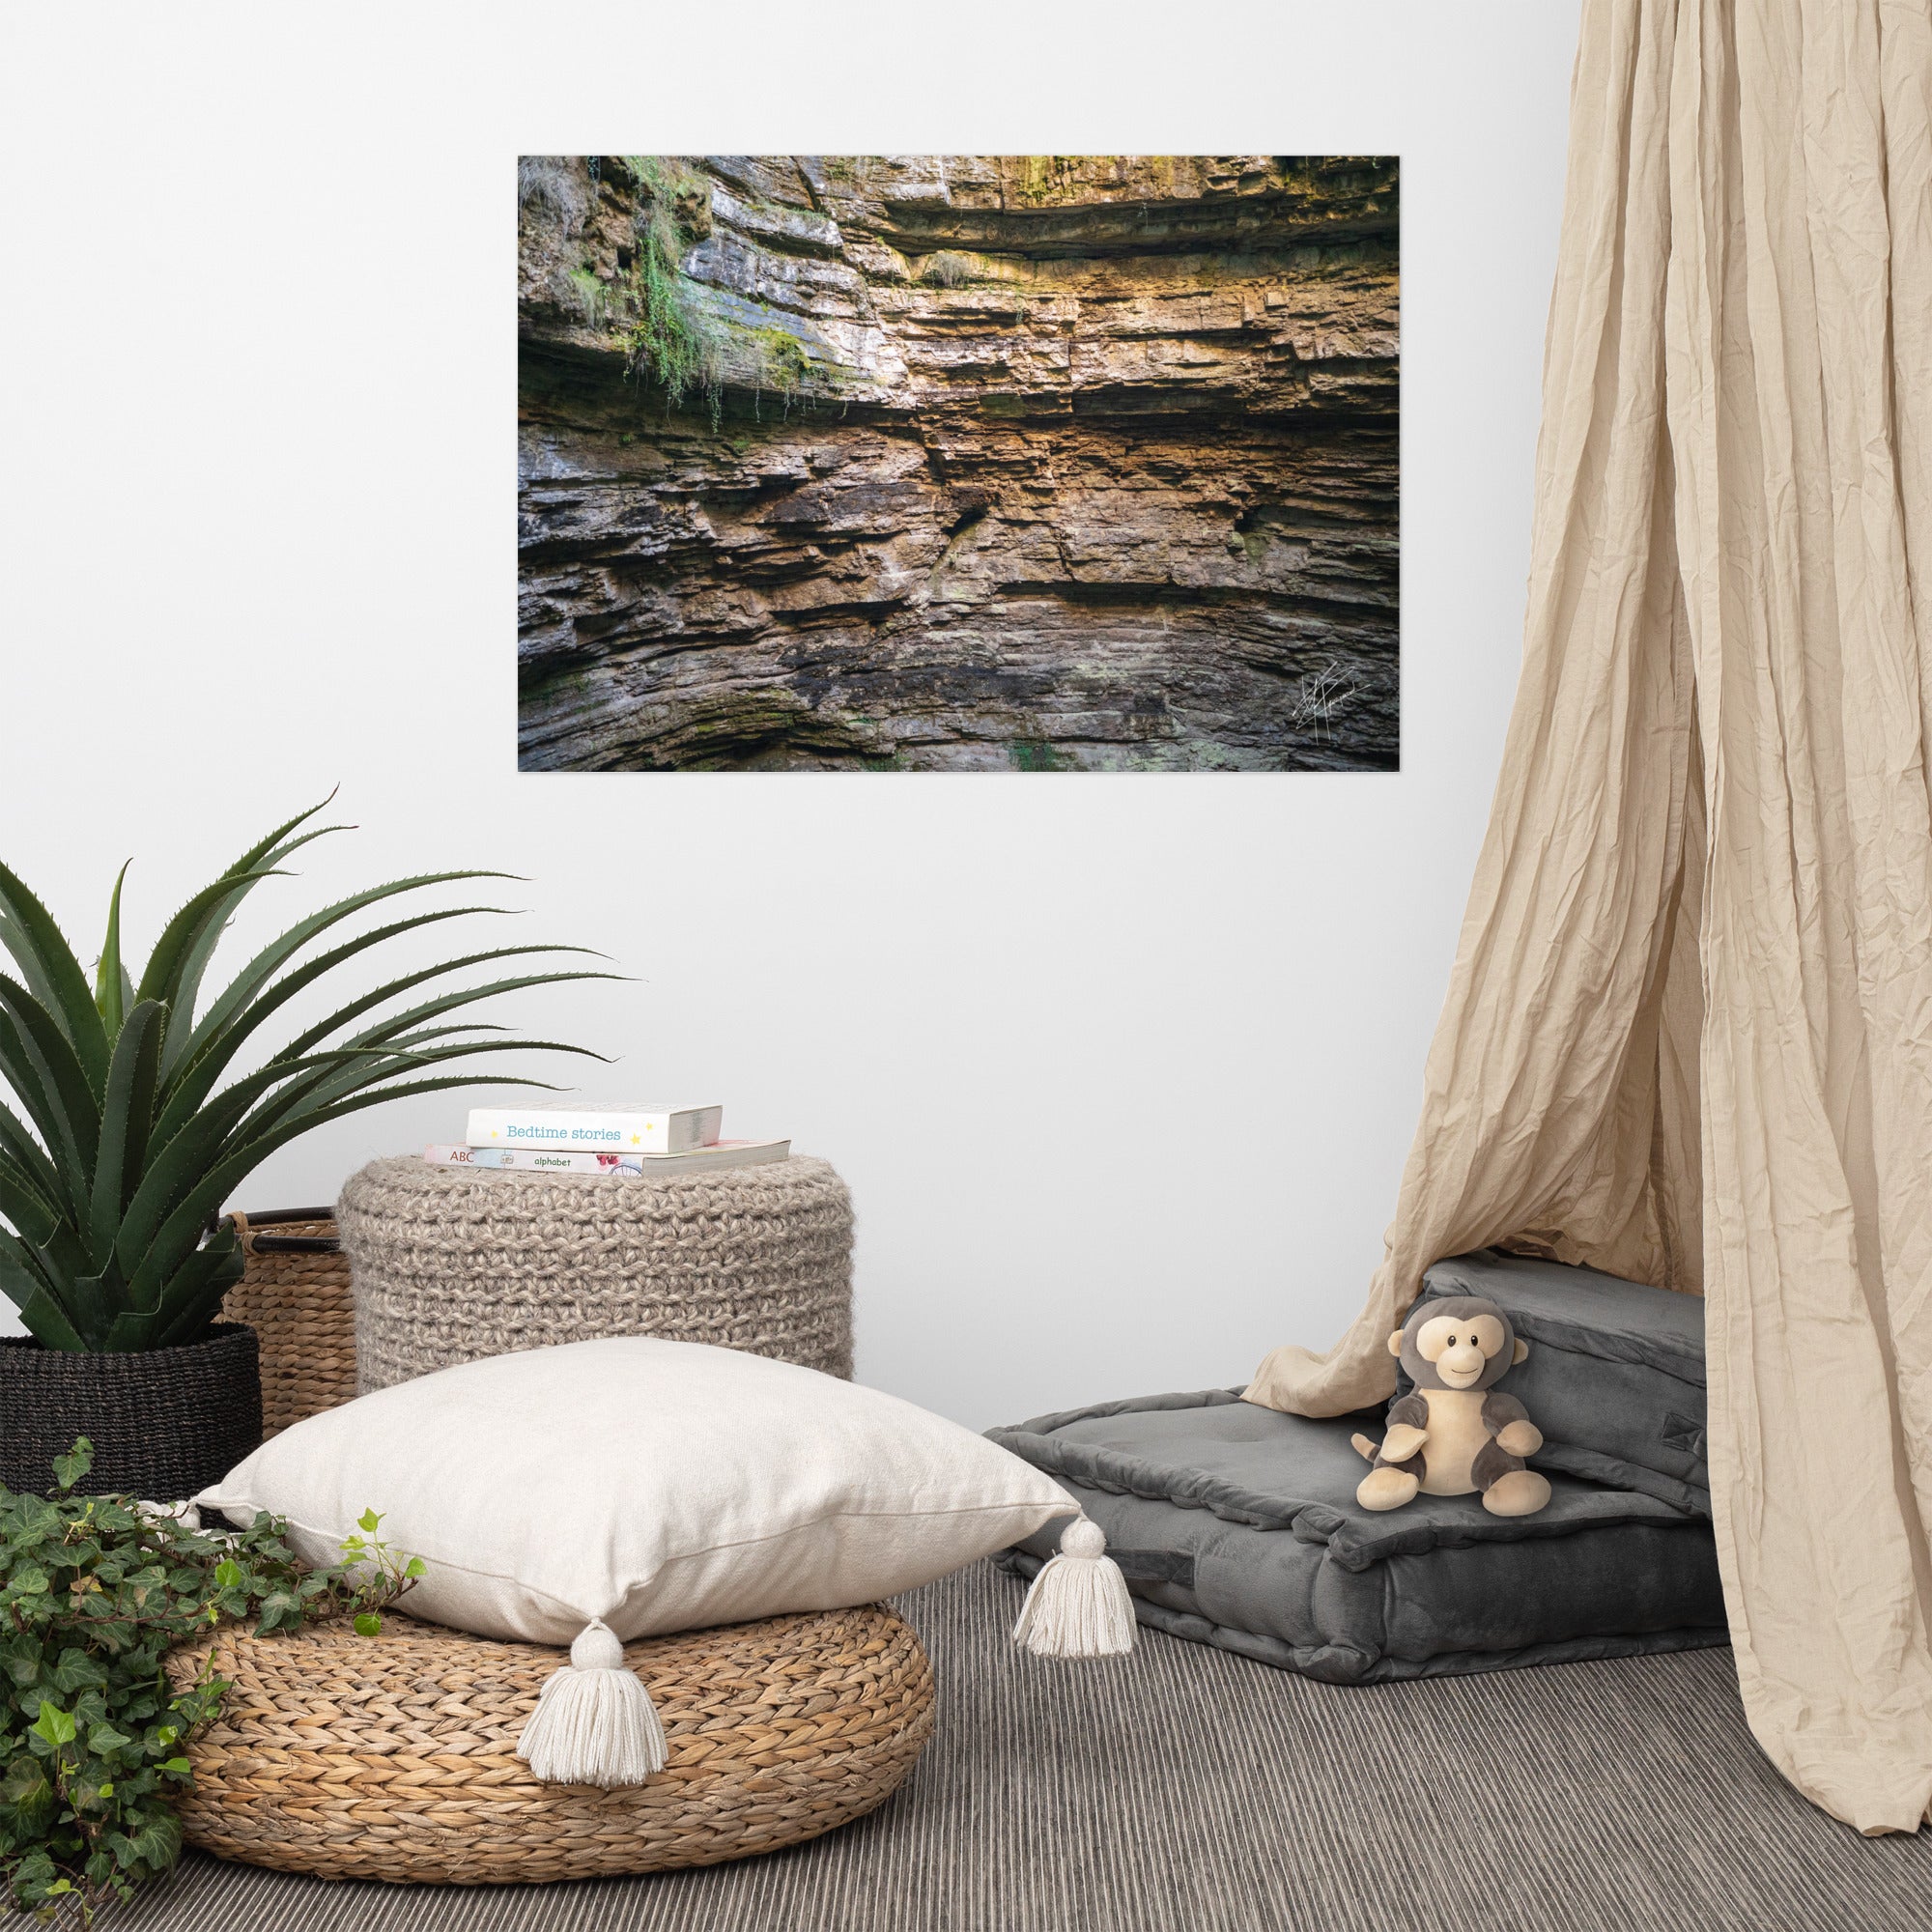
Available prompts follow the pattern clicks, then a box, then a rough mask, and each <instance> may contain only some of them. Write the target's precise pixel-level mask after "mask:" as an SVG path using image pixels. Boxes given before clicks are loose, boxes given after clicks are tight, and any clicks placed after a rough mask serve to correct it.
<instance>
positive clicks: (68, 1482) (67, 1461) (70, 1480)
mask: <svg viewBox="0 0 1932 1932" xmlns="http://www.w3.org/2000/svg"><path fill="white" fill-rule="evenodd" d="M93 1467H94V1444H93V1443H92V1442H90V1441H89V1440H88V1439H87V1437H86V1436H85V1435H82V1436H80V1437H78V1438H77V1439H76V1440H75V1442H74V1445H73V1447H72V1448H71V1449H70V1450H69V1451H68V1452H67V1454H66V1455H65V1456H56V1457H55V1458H54V1481H55V1482H56V1483H58V1484H59V1485H60V1487H61V1488H62V1489H63V1490H71V1489H72V1488H73V1486H74V1485H75V1484H76V1483H77V1482H79V1481H80V1479H81V1478H82V1477H83V1476H84V1475H86V1474H87V1472H88V1471H89V1470H90V1469H91V1468H93Z"/></svg>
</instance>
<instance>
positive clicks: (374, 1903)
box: [113, 1567, 1932, 1932]
mask: <svg viewBox="0 0 1932 1932" xmlns="http://www.w3.org/2000/svg"><path fill="white" fill-rule="evenodd" d="M1018 1600H1019V1586H1018V1584H1017V1583H1016V1582H1015V1581H1013V1580H1012V1579H1011V1578H1009V1577H1003V1576H1001V1575H999V1574H998V1573H996V1572H995V1571H993V1570H991V1569H990V1568H987V1567H981V1568H979V1569H976V1570H971V1571H967V1572H965V1573H964V1574H962V1575H960V1576H958V1577H952V1578H950V1579H949V1580H947V1581H946V1582H943V1583H936V1584H934V1585H933V1586H932V1587H931V1588H929V1589H925V1590H922V1591H919V1592H917V1593H916V1594H914V1595H913V1596H911V1597H909V1598H907V1599H905V1600H904V1601H903V1603H902V1604H901V1605H899V1607H900V1608H901V1610H902V1611H903V1612H904V1614H905V1615H906V1616H908V1617H909V1618H910V1620H911V1621H912V1623H913V1624H914V1625H915V1626H916V1627H917V1628H918V1630H919V1632H920V1634H921V1635H922V1636H923V1638H924V1640H925V1644H926V1648H927V1649H928V1650H929V1651H930V1652H931V1654H932V1660H933V1663H934V1666H935V1667H936V1669H937V1672H938V1675H939V1683H940V1699H941V1702H940V1716H939V1730H938V1734H937V1736H936V1737H935V1739H934V1741H933V1743H932V1744H931V1745H930V1746H929V1747H927V1750H926V1753H925V1756H924V1758H923V1760H922V1761H921V1763H920V1765H919V1768H918V1769H917V1770H916V1771H915V1772H914V1774H913V1776H911V1778H910V1779H908V1780H907V1782H906V1783H905V1784H904V1785H903V1786H902V1787H901V1789H900V1790H899V1792H898V1793H897V1795H896V1796H895V1798H894V1799H893V1800H892V1801H891V1802H890V1803H888V1804H886V1805H885V1806H884V1807H883V1808H882V1809H881V1810H878V1811H876V1812H874V1813H873V1814H872V1815H871V1816H870V1817H869V1818H865V1819H862V1820H860V1821H859V1822H858V1823H857V1824H855V1825H853V1826H851V1827H849V1828H848V1829H847V1830H845V1831H843V1832H838V1833H833V1834H832V1835H831V1836H829V1837H825V1838H820V1839H817V1840H816V1841H814V1842H813V1843H811V1844H809V1845H801V1846H799V1847H797V1848H796V1849H794V1850H792V1851H789V1852H780V1853H777V1854H774V1855H773V1856H772V1857H769V1858H764V1859H754V1860H752V1861H747V1862H744V1863H740V1864H731V1865H714V1866H712V1867H710V1868H709V1869H707V1870H703V1871H688V1872H667V1873H661V1874H658V1875H656V1876H653V1877H648V1878H639V1879H621V1880H619V1879H611V1880H599V1881H595V1882H592V1883H586V1884H580V1885H569V1886H551V1887H541V1886H536V1887H516V1888H509V1889H483V1888H479V1889H455V1888H441V1887H438V1888H434V1889H426V1888H389V1887H384V1886H378V1885H361V1884H335V1885H330V1884H325V1883H323V1882H321V1881H318V1880H313V1879H300V1878H288V1877H283V1876H281V1875H279V1874H276V1873H272V1872H265V1871H255V1870H251V1869H249V1868H247V1867H245V1866H241V1865H223V1864H219V1863H217V1862H215V1861H213V1860H210V1859H203V1858H199V1857H195V1856H192V1855H191V1856H190V1857H189V1858H188V1859H187V1860H186V1861H184V1863H183V1865H182V1868H181V1870H180V1871H179V1872H177V1873H176V1875H175V1876H174V1877H173V1878H172V1879H171V1880H170V1881H168V1883H167V1884H166V1885H165V1886H163V1887H160V1888H157V1889H156V1890H155V1891H154V1892H152V1893H150V1894H149V1896H148V1897H147V1899H146V1900H145V1901H144V1902H143V1903H141V1904H140V1905H139V1906H138V1907H137V1908H136V1909H135V1910H134V1911H133V1912H132V1913H131V1914H129V1915H128V1916H126V1917H120V1918H116V1919H115V1920H114V1921H113V1922H114V1923H116V1924H120V1925H127V1926H135V1927H139V1928H141V1932H1223V1928H1226V1932H1259V1928H1264V1927H1265V1928H1270V1932H1273V1928H1293V1932H1304V1928H1305V1932H1355V1928H1361V1932H1894V1929H1895V1932H1925V1928H1926V1927H1927V1926H1928V1925H1932V1833H1920V1834H1919V1835H1918V1836H1917V1837H1915V1838H1878V1839H1865V1838H1860V1837H1859V1836H1857V1835H1856V1834H1855V1833H1852V1832H1850V1831H1848V1830H1846V1829H1845V1828H1844V1827H1843V1826H1841V1825H1837V1824H1834V1823H1833V1821H1832V1820H1831V1819H1830V1818H1827V1817H1826V1816H1825V1815H1824V1814H1823V1813H1822V1812H1819V1811H1816V1810H1814V1809H1813V1808H1812V1807H1811V1806H1810V1805H1808V1804H1805V1803H1804V1800H1803V1799H1801V1798H1799V1797H1798V1796H1797V1795H1796V1794H1795V1793H1793V1792H1792V1791H1790V1790H1789V1789H1788V1788H1787V1787H1786V1786H1785V1785H1784V1784H1783V1783H1782V1781H1781V1780H1780V1779H1779V1778H1778V1777H1777V1776H1776V1773H1775V1772H1773V1771H1772V1769H1771V1767H1770V1766H1769V1764H1767V1763H1766V1761H1765V1759H1764V1758H1763V1756H1762V1755H1761V1754H1760V1753H1759V1751H1758V1749H1757V1747H1756V1746H1755V1745H1754V1744H1753V1743H1752V1742H1751V1739H1750V1735H1749V1733H1748V1732H1747V1730H1746V1728H1745V1723H1744V1719H1743V1716H1742V1714H1741V1712H1740V1710H1739V1706H1738V1698H1737V1690H1736V1688H1735V1684H1734V1680H1733V1678H1732V1674H1731V1658H1730V1653H1729V1652H1728V1651H1725V1650H1709V1651H1691V1652H1688V1653H1685V1654H1683V1655H1680V1656H1675V1657H1656V1658H1633V1659H1628V1660H1623V1661H1620V1662H1605V1663H1582V1664H1569V1665H1565V1666H1561V1667H1558V1668H1551V1669H1544V1670H1522V1671H1510V1672H1502V1673H1498V1674H1495V1675H1492V1676H1488V1677H1462V1678H1436V1679H1434V1680H1431V1681H1429V1682H1427V1683H1420V1684H1392V1685H1384V1686H1381V1687H1378V1688H1374V1689H1369V1690H1341V1689H1336V1688H1333V1687H1330V1686H1327V1685H1322V1684H1312V1683H1307V1682H1305V1681H1303V1680H1302V1679H1300V1678H1297V1677H1292V1676H1288V1675H1286V1674H1285V1673H1282V1672H1279V1671H1274V1670H1269V1669H1267V1668H1265V1667H1264V1665H1261V1664H1258V1663H1249V1662H1245V1661H1243V1660H1242V1659H1239V1658H1235V1657H1229V1656H1227V1655H1225V1654H1223V1653H1222V1652H1220V1651H1214V1650H1208V1649H1205V1648H1202V1647H1200V1646H1197V1645H1194V1644H1189V1643H1183V1642H1181V1641H1179V1640H1178V1639H1176V1638H1173V1637H1167V1636H1162V1635H1159V1634H1153V1633H1143V1635H1142V1641H1141V1645H1140V1648H1139V1649H1138V1650H1137V1651H1136V1653H1135V1654H1134V1656H1133V1657H1132V1658H1131V1659H1129V1660H1127V1661H1126V1662H1123V1663H1121V1664H1117V1665H1105V1664H1099V1665H1080V1664H1057V1665H1056V1664H1046V1663H1041V1662H1037V1661H1036V1660H1034V1659H1031V1658H1026V1657H1021V1656H1019V1655H1017V1654H1015V1653H1014V1652H1013V1651H1012V1650H1010V1649H1009V1646H1008V1645H1007V1643H1006V1640H1005V1638H1006V1631H1007V1628H1008V1626H1009V1624H1010V1623H1011V1621H1012V1617H1013V1613H1014V1610H1015V1608H1016V1606H1017V1604H1018Z"/></svg>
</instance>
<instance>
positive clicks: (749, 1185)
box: [336, 1156, 852, 1394]
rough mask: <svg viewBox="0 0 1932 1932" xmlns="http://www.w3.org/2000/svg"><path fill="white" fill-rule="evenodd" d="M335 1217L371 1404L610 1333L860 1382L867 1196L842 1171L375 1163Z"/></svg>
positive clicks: (818, 1165) (822, 1167)
mask: <svg viewBox="0 0 1932 1932" xmlns="http://www.w3.org/2000/svg"><path fill="white" fill-rule="evenodd" d="M336 1219H337V1222H338V1224H339V1225H340V1228H341V1233H342V1245H343V1251H344V1252H345V1253H346V1254H347V1255H348V1257H349V1263H350V1268H351V1271H352V1273H353V1275H354V1277H355V1352H356V1364H357V1373H358V1377H359V1379H360V1385H361V1388H362V1390H363V1392H364V1393H365V1394H366V1393H367V1392H368V1391H369V1390H371V1389H379V1388H387V1387H388V1386H389V1385H390V1384H391V1383H394V1382H401V1381H408V1380H409V1379H410V1378H412V1377H413V1376H422V1375H428V1374H429V1373H430V1372H431V1371H432V1370H434V1369H446V1368H449V1367H451V1366H452V1365H454V1364H455V1363H457V1362H469V1361H475V1360H477V1359H478V1358H480V1357H482V1356H486V1355H502V1354H507V1353H509V1352H510V1351H511V1350H517V1349H540V1348H547V1347H550V1346H552V1345H553V1344H555V1343H559V1342H586V1341H592V1340H596V1339H599V1338H601V1337H604V1336H607V1335H658V1336H664V1337H666V1338H668V1339H669V1340H671V1341H676V1342H709V1343H713V1344H715V1345H717V1346H718V1347H720V1348H725V1349H743V1350H747V1351H748V1352H749V1353H751V1354H754V1355H771V1356H774V1357H776V1358H777V1359H778V1360H780V1361H785V1362H799V1363H802V1364H803V1365H804V1366H805V1367H807V1368H810V1369H823V1370H824V1371H826V1372H827V1373H828V1374H830V1375H835V1376H849V1375H850V1374H851V1373H852V1200H851V1196H850V1195H848V1194H847V1193H846V1191H845V1183H844V1182H843V1181H842V1180H840V1179H839V1178H838V1174H837V1173H836V1172H835V1171H834V1169H833V1167H832V1164H831V1163H830V1162H829V1161H823V1160H812V1159H808V1158H805V1157H803V1156H799V1157H795V1158H793V1159H790V1160H780V1161H771V1162H768V1163H766V1164H765V1165H763V1166H761V1167H735V1168H725V1169H724V1170H722V1171H714V1172H712V1173H697V1174H681V1175H665V1176H662V1177H660V1176H656V1175H650V1176H641V1177H636V1176H631V1175H601V1174H589V1175H574V1174H526V1173H517V1172H506V1171H504V1170H502V1169H495V1170H492V1169H487V1168H483V1169H479V1168H466V1167H439V1166H435V1165H433V1164H432V1163H430V1162H428V1161H423V1160H417V1159H413V1158H401V1159H393V1160H378V1161H372V1162H371V1163H370V1164H369V1165H368V1166H367V1167H365V1168H363V1169H362V1170H361V1171H360V1172H359V1173H357V1174H354V1175H352V1176H351V1177H350V1178H349V1180H348V1182H347V1183H346V1184H345V1186H344V1187H343V1190H342V1199H341V1201H340V1202H339V1203H338V1205H337V1208H336Z"/></svg>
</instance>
